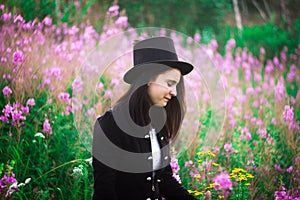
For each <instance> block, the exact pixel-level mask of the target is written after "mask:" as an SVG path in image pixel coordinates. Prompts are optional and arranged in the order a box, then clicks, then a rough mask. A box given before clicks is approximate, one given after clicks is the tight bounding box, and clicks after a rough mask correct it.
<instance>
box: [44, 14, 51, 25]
mask: <svg viewBox="0 0 300 200" xmlns="http://www.w3.org/2000/svg"><path fill="white" fill-rule="evenodd" d="M43 24H45V25H46V26H51V25H52V19H51V18H50V17H48V16H46V17H45V18H44V19H43Z"/></svg>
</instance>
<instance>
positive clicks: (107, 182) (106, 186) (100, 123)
mask: <svg viewBox="0 0 300 200" xmlns="http://www.w3.org/2000/svg"><path fill="white" fill-rule="evenodd" d="M113 126H114V124H113V123H112V118H111V116H110V115H109V114H105V115H104V116H102V117H100V118H98V119H97V120H96V122H95V126H94V133H93V146H92V151H93V160H92V165H93V175H94V194H93V200H118V197H117V192H116V187H115V186H116V178H117V172H118V171H117V170H116V169H114V168H112V167H109V166H108V165H106V164H104V163H103V161H102V160H100V159H103V158H104V160H108V159H111V160H117V159H114V158H113V157H114V155H111V154H110V152H109V151H107V148H108V147H106V145H107V144H108V143H109V142H106V143H105V142H103V141H106V140H104V137H106V138H108V139H110V140H115V141H114V142H116V141H118V140H117V139H116V138H117V137H116V136H114V134H115V131H114V127H113ZM107 141H109V140H107Z"/></svg>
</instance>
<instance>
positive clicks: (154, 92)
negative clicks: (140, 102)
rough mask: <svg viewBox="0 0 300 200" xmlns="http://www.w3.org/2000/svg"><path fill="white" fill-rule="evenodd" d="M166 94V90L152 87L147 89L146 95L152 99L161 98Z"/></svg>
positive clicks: (157, 86)
mask: <svg viewBox="0 0 300 200" xmlns="http://www.w3.org/2000/svg"><path fill="white" fill-rule="evenodd" d="M166 92H167V89H166V88H164V87H162V86H159V85H152V86H150V87H149V88H148V94H149V96H150V97H151V98H152V99H159V98H162V97H163V96H164V95H165V93H166Z"/></svg>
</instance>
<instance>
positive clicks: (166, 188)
mask: <svg viewBox="0 0 300 200" xmlns="http://www.w3.org/2000/svg"><path fill="white" fill-rule="evenodd" d="M160 178H161V183H160V184H159V190H160V192H161V194H162V196H163V197H164V198H166V199H167V200H196V198H195V197H193V196H192V195H190V194H189V192H188V191H187V190H186V189H185V188H183V187H182V185H181V184H180V183H178V181H177V180H176V179H175V178H174V177H173V173H172V168H171V165H168V166H167V167H166V168H165V169H164V171H163V172H162V174H161V176H160Z"/></svg>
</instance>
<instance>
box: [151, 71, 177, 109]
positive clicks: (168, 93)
mask: <svg viewBox="0 0 300 200" xmlns="http://www.w3.org/2000/svg"><path fill="white" fill-rule="evenodd" d="M180 76H181V73H180V71H179V70H178V69H171V70H168V71H166V72H164V73H162V74H160V75H158V76H157V77H156V78H155V79H154V80H152V81H150V82H149V83H148V94H149V96H150V98H151V101H152V103H153V104H154V105H157V106H160V107H164V106H166V105H167V103H168V101H169V100H170V99H171V98H172V97H173V96H176V95H177V90H176V86H177V84H178V82H179V80H180Z"/></svg>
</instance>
